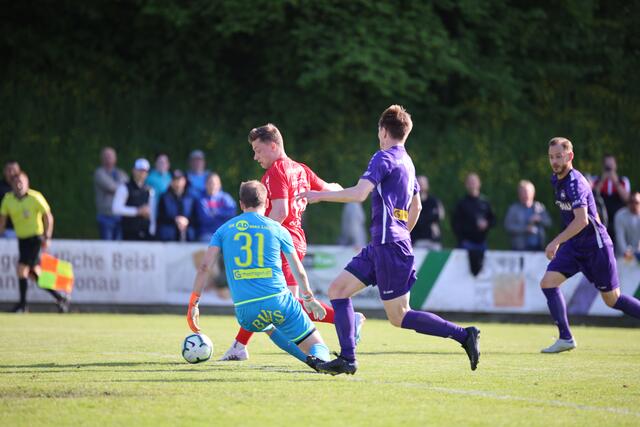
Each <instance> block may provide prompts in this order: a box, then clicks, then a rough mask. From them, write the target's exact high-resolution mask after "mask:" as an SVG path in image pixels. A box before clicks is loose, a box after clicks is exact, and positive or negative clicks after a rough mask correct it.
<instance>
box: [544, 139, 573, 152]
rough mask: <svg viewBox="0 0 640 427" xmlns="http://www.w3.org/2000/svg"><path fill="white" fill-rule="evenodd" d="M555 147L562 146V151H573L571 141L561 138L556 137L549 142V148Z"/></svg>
mask: <svg viewBox="0 0 640 427" xmlns="http://www.w3.org/2000/svg"><path fill="white" fill-rule="evenodd" d="M556 145H560V146H562V148H564V151H573V144H572V143H571V141H569V140H568V139H567V138H564V137H562V136H556V137H553V138H551V139H550V140H549V147H555V146H556Z"/></svg>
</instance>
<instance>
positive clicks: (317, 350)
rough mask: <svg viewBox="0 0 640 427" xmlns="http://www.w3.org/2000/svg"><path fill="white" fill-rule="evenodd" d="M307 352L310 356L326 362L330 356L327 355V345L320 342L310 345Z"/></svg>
mask: <svg viewBox="0 0 640 427" xmlns="http://www.w3.org/2000/svg"><path fill="white" fill-rule="evenodd" d="M309 354H310V355H311V356H315V357H317V358H318V359H320V360H322V361H323V362H328V361H329V359H330V358H331V357H330V356H329V347H327V346H326V345H324V344H322V343H317V344H314V345H312V346H311V348H310V349H309Z"/></svg>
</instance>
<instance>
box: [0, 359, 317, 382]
mask: <svg viewBox="0 0 640 427" xmlns="http://www.w3.org/2000/svg"><path fill="white" fill-rule="evenodd" d="M146 366H148V367H150V368H158V369H144V367H146ZM163 366H164V367H166V368H164V369H162V368H160V367H163ZM88 368H115V369H88ZM119 368H125V369H119ZM126 368H141V369H126ZM76 370H77V372H83V373H85V372H100V373H104V372H107V371H110V372H122V373H190V372H194V373H199V374H201V373H206V372H232V371H233V372H256V371H263V372H273V373H284V374H316V372H314V371H312V370H310V369H306V370H302V369H295V368H294V369H291V368H288V367H286V366H282V365H245V364H238V363H229V362H214V361H211V362H205V363H201V364H194V365H189V364H187V363H185V362H94V363H72V364H58V363H39V364H30V365H0V373H2V374H54V373H71V372H74V371H76ZM148 381H156V380H148ZM157 381H158V382H163V381H170V380H157ZM181 381H188V380H181Z"/></svg>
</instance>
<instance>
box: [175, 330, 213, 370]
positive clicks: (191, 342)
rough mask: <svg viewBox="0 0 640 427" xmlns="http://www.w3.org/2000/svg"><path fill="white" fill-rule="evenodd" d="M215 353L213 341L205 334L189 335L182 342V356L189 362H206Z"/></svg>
mask: <svg viewBox="0 0 640 427" xmlns="http://www.w3.org/2000/svg"><path fill="white" fill-rule="evenodd" d="M212 354H213V343H212V342H211V339H209V337H208V336H206V335H205V334H191V335H188V336H187V337H186V338H185V339H184V342H183V343H182V357H184V360H186V361H187V362H189V363H200V362H206V361H207V360H209V359H211V355H212Z"/></svg>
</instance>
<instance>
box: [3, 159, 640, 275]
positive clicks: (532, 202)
mask: <svg viewBox="0 0 640 427" xmlns="http://www.w3.org/2000/svg"><path fill="white" fill-rule="evenodd" d="M117 161H118V160H117V154H116V151H115V150H114V149H113V148H111V147H105V148H103V149H102V151H101V152H100V166H99V167H98V168H97V169H96V170H95V173H94V177H93V178H94V190H95V203H96V213H97V217H96V220H97V225H98V231H99V235H100V238H101V239H103V240H160V241H176V242H185V241H203V242H205V241H209V240H210V239H211V236H212V235H213V233H214V232H215V231H216V229H217V228H218V227H220V225H222V224H223V223H224V222H225V221H227V220H228V219H229V218H231V217H233V216H234V215H235V214H236V212H237V209H238V208H237V204H236V201H235V200H234V198H233V197H232V196H231V195H230V194H228V193H227V192H225V191H223V188H222V181H221V179H220V175H218V174H217V173H216V172H212V171H210V170H208V169H207V167H206V166H207V165H206V157H205V154H204V152H203V151H201V150H194V151H192V152H191V153H190V155H189V157H188V159H187V163H188V169H187V171H186V172H183V170H181V169H177V168H172V167H171V162H170V159H169V156H168V155H167V153H162V152H161V153H158V154H156V156H155V158H154V164H153V168H151V165H150V163H149V161H148V160H147V159H144V158H139V159H137V160H136V161H135V162H134V164H133V167H132V169H131V171H130V176H129V175H128V174H127V173H126V172H125V171H123V170H122V169H120V168H118V166H117ZM2 172H3V176H2V180H0V200H2V198H3V196H4V195H5V194H6V193H7V192H10V191H11V186H10V184H9V183H10V177H12V176H15V175H17V174H18V173H20V167H19V165H18V163H17V162H16V161H9V162H6V163H5V165H4V167H3V171H2ZM587 178H588V179H589V180H590V182H591V184H592V189H593V195H594V197H595V200H596V205H597V207H598V213H599V215H600V219H601V221H602V222H603V224H605V225H606V226H607V228H608V230H609V232H610V235H611V238H612V239H613V240H614V244H615V248H616V253H617V255H618V256H621V257H624V258H626V259H632V258H634V257H636V258H638V259H639V260H640V193H639V192H637V191H635V192H632V191H631V184H630V182H629V179H628V178H627V177H625V176H621V175H619V174H618V170H617V163H616V159H615V157H614V156H612V155H605V156H604V157H603V160H602V171H601V173H600V174H598V175H587ZM417 181H418V184H419V187H420V198H421V200H422V212H421V215H420V217H419V219H418V222H417V224H416V226H415V228H414V229H413V231H412V232H411V240H412V243H413V245H414V247H417V248H426V249H429V250H440V249H442V237H443V236H442V227H443V222H444V221H445V208H444V206H443V204H442V202H441V201H440V200H439V199H438V198H437V197H435V196H433V195H432V194H431V192H430V188H429V179H428V178H427V177H426V176H424V175H420V176H418V177H417ZM464 186H465V189H466V194H465V195H464V197H462V198H461V199H460V200H459V201H458V202H457V203H456V204H455V206H454V209H453V214H452V215H451V229H452V230H453V233H454V235H455V238H456V242H457V247H458V248H462V249H466V250H467V251H468V253H469V263H470V269H471V272H472V273H473V274H474V275H477V274H478V273H479V271H480V270H481V269H482V265H483V260H484V253H485V251H486V250H487V248H488V244H487V241H488V235H489V232H490V230H491V229H492V228H494V227H495V226H496V223H497V217H496V214H495V213H494V210H493V208H492V206H491V203H490V202H489V199H488V198H487V197H485V196H484V195H483V194H482V193H481V191H480V190H481V188H482V181H481V180H480V177H479V176H478V174H476V173H469V174H468V175H467V176H466V178H465V181H464ZM535 191H536V189H535V186H534V185H533V183H532V182H531V181H527V180H521V181H520V182H519V184H518V187H517V201H515V202H514V203H513V204H511V205H510V206H509V208H508V210H507V212H506V214H505V217H504V222H503V226H504V229H505V231H506V232H507V234H508V235H509V238H510V247H511V249H513V250H519V251H541V250H543V248H544V247H545V245H546V243H547V242H546V230H547V229H548V228H549V227H550V226H551V225H552V220H551V216H550V214H549V212H548V211H547V209H546V207H545V206H544V204H543V203H541V202H540V201H538V200H536V199H535V195H536V193H535ZM0 237H15V234H14V231H13V228H12V225H11V222H10V220H8V221H7V225H6V229H5V232H4V234H3V236H0ZM366 242H367V230H366V215H365V213H364V210H363V207H362V205H361V204H359V203H349V204H346V205H345V206H344V210H343V214H342V229H341V234H340V239H339V243H340V244H342V245H347V246H353V247H355V248H360V247H363V246H364V245H365V244H366Z"/></svg>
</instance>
